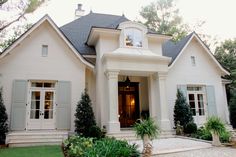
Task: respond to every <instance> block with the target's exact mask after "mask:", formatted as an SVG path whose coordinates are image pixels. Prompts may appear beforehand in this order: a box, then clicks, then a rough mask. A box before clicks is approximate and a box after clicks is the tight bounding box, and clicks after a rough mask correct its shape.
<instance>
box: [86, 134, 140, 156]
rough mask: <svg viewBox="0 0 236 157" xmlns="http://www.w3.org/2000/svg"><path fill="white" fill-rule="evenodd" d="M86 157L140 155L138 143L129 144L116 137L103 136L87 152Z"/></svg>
mask: <svg viewBox="0 0 236 157" xmlns="http://www.w3.org/2000/svg"><path fill="white" fill-rule="evenodd" d="M85 156H86V157H94V156H102V157H111V156H112V157H138V156H140V153H139V152H138V150H137V145H135V144H133V145H129V144H128V142H127V141H121V140H116V139H114V138H103V139H101V140H97V141H95V144H94V146H93V147H92V148H91V149H88V150H87V151H86V152H85Z"/></svg>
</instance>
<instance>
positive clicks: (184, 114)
mask: <svg viewBox="0 0 236 157" xmlns="http://www.w3.org/2000/svg"><path fill="white" fill-rule="evenodd" d="M176 96H177V99H176V101H175V107H174V123H175V126H176V124H177V122H178V121H179V122H180V125H181V126H183V127H185V126H186V125H187V124H188V123H191V122H193V115H192V112H191V109H190V107H189V105H188V104H187V102H186V98H185V97H184V95H183V93H182V92H181V91H180V90H179V89H178V90H177V94H176Z"/></svg>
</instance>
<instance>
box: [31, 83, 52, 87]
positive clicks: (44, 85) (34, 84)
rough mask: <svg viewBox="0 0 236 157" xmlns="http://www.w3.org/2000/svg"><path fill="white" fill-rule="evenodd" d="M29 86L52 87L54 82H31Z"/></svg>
mask: <svg viewBox="0 0 236 157" xmlns="http://www.w3.org/2000/svg"><path fill="white" fill-rule="evenodd" d="M31 87H40V88H54V87H55V82H40V81H39V82H31Z"/></svg>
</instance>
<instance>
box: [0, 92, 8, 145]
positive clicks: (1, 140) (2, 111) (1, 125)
mask: <svg viewBox="0 0 236 157" xmlns="http://www.w3.org/2000/svg"><path fill="white" fill-rule="evenodd" d="M7 119H8V117H7V113H6V108H5V105H4V102H3V97H2V88H1V89H0V144H5V140H6V133H7V132H8V123H7Z"/></svg>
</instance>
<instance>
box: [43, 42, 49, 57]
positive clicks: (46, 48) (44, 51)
mask: <svg viewBox="0 0 236 157" xmlns="http://www.w3.org/2000/svg"><path fill="white" fill-rule="evenodd" d="M47 56H48V45H42V57H47Z"/></svg>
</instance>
